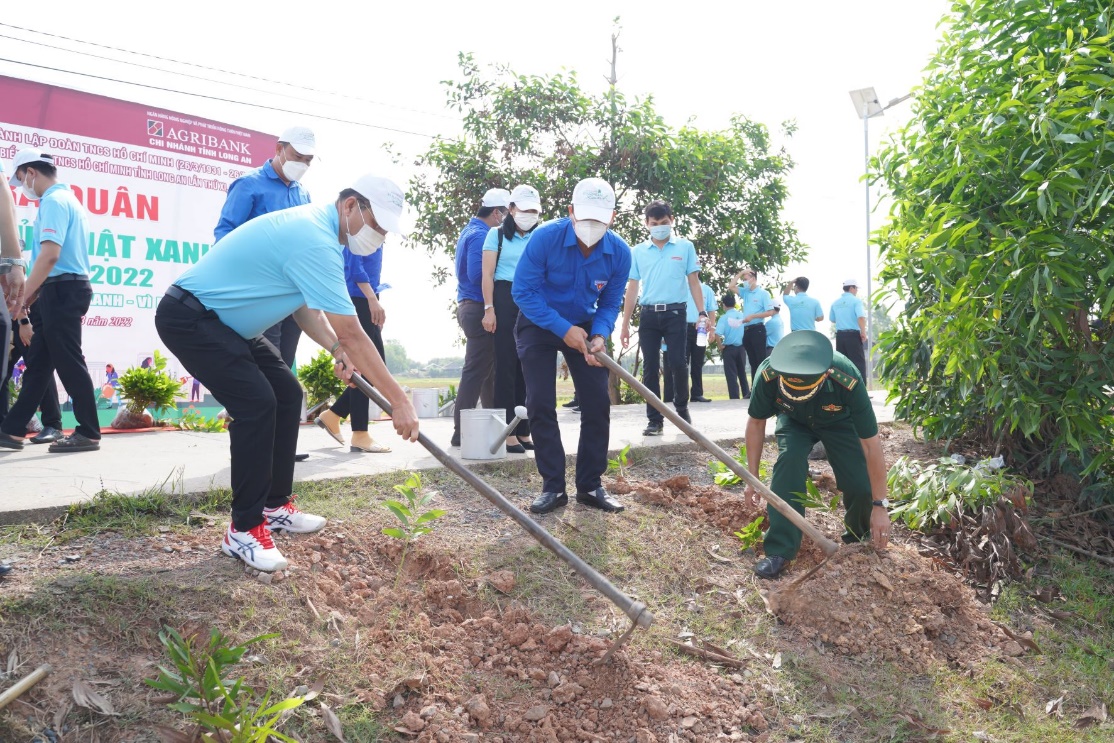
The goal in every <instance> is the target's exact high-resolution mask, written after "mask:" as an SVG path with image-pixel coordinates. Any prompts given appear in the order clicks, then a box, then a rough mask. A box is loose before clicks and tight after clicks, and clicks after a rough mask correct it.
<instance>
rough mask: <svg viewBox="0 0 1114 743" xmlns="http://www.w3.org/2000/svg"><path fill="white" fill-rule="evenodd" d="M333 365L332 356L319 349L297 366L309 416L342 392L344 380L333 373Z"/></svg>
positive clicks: (334, 362) (334, 363)
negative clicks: (306, 361)
mask: <svg viewBox="0 0 1114 743" xmlns="http://www.w3.org/2000/svg"><path fill="white" fill-rule="evenodd" d="M335 365H336V361H335V360H334V359H333V357H332V356H330V355H329V353H328V352H327V351H326V350H325V349H321V351H319V352H318V354H317V355H316V356H314V357H313V359H312V360H311V361H310V362H309V363H308V364H303V365H302V366H299V367H298V381H300V382H301V383H302V386H303V387H305V388H306V396H307V398H308V400H309V404H308V405H307V408H308V409H309V412H310V415H311V416H312V415H313V414H315V412H316V411H318V410H320V408H321V406H323V405H325V404H327V403H328V402H329V400H330V399H331V398H337V397H340V394H341V393H342V392H344V386H345V385H344V382H343V381H342V380H341V379H339V378H338V377H337V375H336V374H334V373H333V367H334V366H335Z"/></svg>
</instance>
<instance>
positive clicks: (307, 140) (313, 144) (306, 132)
mask: <svg viewBox="0 0 1114 743" xmlns="http://www.w3.org/2000/svg"><path fill="white" fill-rule="evenodd" d="M279 141H280V142H289V143H290V146H291V147H293V148H294V151H295V152H297V153H298V154H299V155H306V156H309V155H314V154H316V153H317V137H315V136H313V130H312V129H310V128H309V127H305V126H292V127H290V128H289V129H287V130H286V131H284V132H283V133H282V136H281V137H279Z"/></svg>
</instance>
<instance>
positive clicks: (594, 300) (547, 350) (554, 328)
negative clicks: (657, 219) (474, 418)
mask: <svg viewBox="0 0 1114 743" xmlns="http://www.w3.org/2000/svg"><path fill="white" fill-rule="evenodd" d="M614 219H615V191H614V190H613V189H612V188H611V185H610V184H608V183H607V181H605V180H603V179H602V178H586V179H584V180H582V181H580V182H579V183H577V184H576V188H575V189H574V190H573V194H572V205H571V206H570V207H569V216H568V217H567V218H564V219H557V220H554V221H552V222H549V223H547V224H544V225H542V226H541V227H539V228H537V229H536V230H535V231H534V237H533V238H531V240H530V243H529V244H528V245H527V246H526V250H525V251H523V253H522V257H521V258H520V259H519V261H518V267H517V268H516V269H515V274H514V282H513V284H512V287H511V293H512V296H513V297H514V300H515V302H516V303H517V304H518V308H519V315H518V324H517V330H518V338H517V340H518V357H519V359H521V361H522V374H523V376H524V377H525V379H526V409H527V411H528V412H529V416H530V431H531V433H532V434H533V436H534V447H535V449H534V456H535V459H534V461H535V462H536V463H537V466H538V473H539V474H541V476H542V480H543V482H542V493H541V495H539V496H538V497H537V498H535V499H534V502H533V503H531V504H530V510H531V511H533V512H534V513H548V512H550V511H552V510H554V509H555V508H560V507H561V506H564V505H567V504H568V502H569V497H568V495H567V494H566V493H565V449H564V447H563V446H562V445H561V431H560V429H559V428H558V427H557V353H558V352H561V354H563V355H564V357H565V363H566V364H567V365H568V367H569V373H570V374H571V375H572V378H573V383H574V384H575V385H576V394H577V398H578V399H579V400H580V445H579V447H578V448H577V452H576V500H577V502H578V503H582V504H584V505H587V506H591V507H593V508H599V509H602V510H604V511H612V512H614V511H621V510H623V506H622V505H621V504H620V503H619V502H618V501H617V500H615V499H614V498H612V497H611V496H610V495H609V494H608V492H607V491H606V490H604V489H603V487H602V486H601V484H600V476H601V475H603V473H604V471H605V470H606V469H607V444H608V439H609V436H610V433H611V400H610V398H609V397H608V390H607V379H608V374H607V369H606V368H604V367H603V366H602V365H601V364H600V362H599V361H597V360H596V358H595V356H594V355H593V354H594V353H596V352H598V351H603V350H604V349H605V348H606V345H607V344H606V341H607V338H608V337H609V336H610V335H611V333H612V331H613V330H614V329H615V319H616V318H617V317H618V315H619V307H620V305H621V304H622V300H623V287H624V286H625V285H626V282H627V277H628V276H630V270H631V253H630V248H629V247H628V246H627V244H626V242H624V241H623V239H622V238H621V237H619V236H618V235H616V234H615V233H614V232H611V231H610V230H609V229H608V227H610V226H611V223H612V222H613V221H614Z"/></svg>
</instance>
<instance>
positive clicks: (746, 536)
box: [735, 516, 766, 550]
mask: <svg viewBox="0 0 1114 743" xmlns="http://www.w3.org/2000/svg"><path fill="white" fill-rule="evenodd" d="M765 521H766V517H765V516H759V517H757V518H756V519H754V521H751V522H750V523H749V524H747V525H746V526H744V527H743V528H742V529H740V530H739V531H737V532H735V536H737V537H738V538H739V541H740V542H742V548H741V549H744V550H747V549H750V548H751V547H753V546H754V545H756V544H758V543H759V542H761V541H762V525H763V524H764V523H765Z"/></svg>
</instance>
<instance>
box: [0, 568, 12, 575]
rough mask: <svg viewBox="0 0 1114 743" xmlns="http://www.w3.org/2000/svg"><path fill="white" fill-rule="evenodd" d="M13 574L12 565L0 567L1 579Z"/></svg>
mask: <svg viewBox="0 0 1114 743" xmlns="http://www.w3.org/2000/svg"><path fill="white" fill-rule="evenodd" d="M10 572H12V566H11V565H0V578H3V577H4V576H5V575H7V574H8V573H10Z"/></svg>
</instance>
